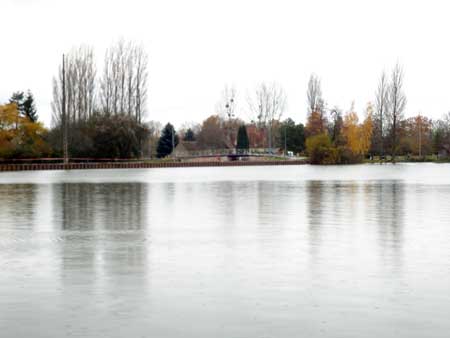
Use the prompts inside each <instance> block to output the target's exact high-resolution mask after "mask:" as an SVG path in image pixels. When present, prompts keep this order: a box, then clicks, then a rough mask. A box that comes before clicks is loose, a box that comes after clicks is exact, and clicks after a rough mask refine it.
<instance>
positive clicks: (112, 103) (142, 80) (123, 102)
mask: <svg viewBox="0 0 450 338" xmlns="http://www.w3.org/2000/svg"><path fill="white" fill-rule="evenodd" d="M147 65H148V57H147V54H146V52H145V50H144V48H143V46H141V45H135V44H134V43H133V42H125V40H119V42H118V43H117V44H116V45H115V46H113V47H111V48H109V49H108V50H107V51H106V54H105V62H104V70H103V74H102V79H101V84H100V100H101V102H100V103H101V110H102V112H103V113H104V114H107V115H109V114H114V115H117V114H126V115H129V116H134V117H135V119H136V120H137V121H138V122H141V121H142V118H143V116H144V114H145V106H146V101H147V77H148V72H147Z"/></svg>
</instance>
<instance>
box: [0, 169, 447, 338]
mask: <svg viewBox="0 0 450 338" xmlns="http://www.w3.org/2000/svg"><path fill="white" fill-rule="evenodd" d="M449 239H450V165H448V164H398V165H355V166H324V167H322V166H309V165H304V166H278V167H275V166H267V167H229V168H177V169H142V170H139V169H134V170H91V171H89V170H86V171H68V172H64V171H46V172H44V171H42V172H13V173H0V271H1V273H0V336H1V337H58V338H59V337H66V336H68V337H70V336H73V337H159V338H163V337H183V338H184V337H193V338H194V337H195V338H203V337H205V338H206V337H208V338H209V337H223V338H240V337H242V338H253V337H254V338H282V337H342V338H349V337H355V338H356V337H358V338H359V337H374V338H375V337H377V338H378V337H384V338H386V337H396V338H399V337H405V338H406V337H408V338H411V337H433V338H439V337H448V336H449V332H450V320H449V313H450V293H449V292H448V290H449V286H450V243H449Z"/></svg>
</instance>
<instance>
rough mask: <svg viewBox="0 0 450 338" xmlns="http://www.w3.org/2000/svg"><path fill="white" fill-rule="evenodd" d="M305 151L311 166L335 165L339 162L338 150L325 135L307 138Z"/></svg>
mask: <svg viewBox="0 0 450 338" xmlns="http://www.w3.org/2000/svg"><path fill="white" fill-rule="evenodd" d="M306 151H307V153H308V155H309V160H310V162H311V164H336V163H338V162H339V154H338V150H337V149H336V148H335V147H334V146H333V144H332V143H331V140H330V138H329V137H328V135H326V134H319V135H315V136H311V137H309V138H308V139H307V140H306Z"/></svg>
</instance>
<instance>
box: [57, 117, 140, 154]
mask: <svg viewBox="0 0 450 338" xmlns="http://www.w3.org/2000/svg"><path fill="white" fill-rule="evenodd" d="M148 135H149V131H148V128H147V127H146V126H145V125H143V124H141V123H138V122H137V121H136V120H135V119H134V118H133V117H131V116H127V115H116V116H96V117H95V116H94V117H91V118H90V119H88V120H86V121H78V122H75V123H71V125H70V127H69V133H68V141H69V154H70V157H87V158H133V157H139V156H141V154H142V152H143V146H144V145H146V144H147V142H146V141H147V138H148ZM48 141H49V142H50V144H51V145H52V147H53V149H54V153H55V155H56V156H62V132H61V126H57V127H56V128H54V129H52V130H51V132H50V134H49V136H48Z"/></svg>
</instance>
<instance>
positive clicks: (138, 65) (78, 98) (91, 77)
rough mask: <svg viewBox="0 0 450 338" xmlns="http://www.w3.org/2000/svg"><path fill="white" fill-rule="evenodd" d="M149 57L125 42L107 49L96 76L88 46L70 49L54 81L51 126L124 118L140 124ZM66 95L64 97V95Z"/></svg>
mask: <svg viewBox="0 0 450 338" xmlns="http://www.w3.org/2000/svg"><path fill="white" fill-rule="evenodd" d="M147 66H148V56H147V54H146V52H145V50H144V48H143V46H141V45H137V44H135V43H133V42H127V41H125V40H119V42H118V43H116V44H115V45H113V46H112V47H110V48H109V49H108V50H107V51H106V54H105V58H104V62H103V70H102V71H101V72H100V74H98V72H97V66H96V62H95V53H94V50H93V49H92V48H91V47H87V46H81V47H78V48H73V49H72V50H71V51H70V52H69V53H68V54H67V55H65V57H64V60H63V64H61V65H60V66H59V69H58V75H57V76H56V77H54V78H53V102H52V110H53V124H54V125H59V124H61V122H62V119H63V116H62V114H63V99H65V108H66V114H67V117H68V121H69V122H71V123H73V122H77V121H86V120H88V119H89V118H91V117H93V116H99V115H103V116H111V115H115V116H117V115H127V116H130V117H133V118H134V119H135V120H136V121H137V122H138V123H142V121H143V117H144V114H145V107H146V100H147V76H148V71H147ZM64 94H65V95H64Z"/></svg>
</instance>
